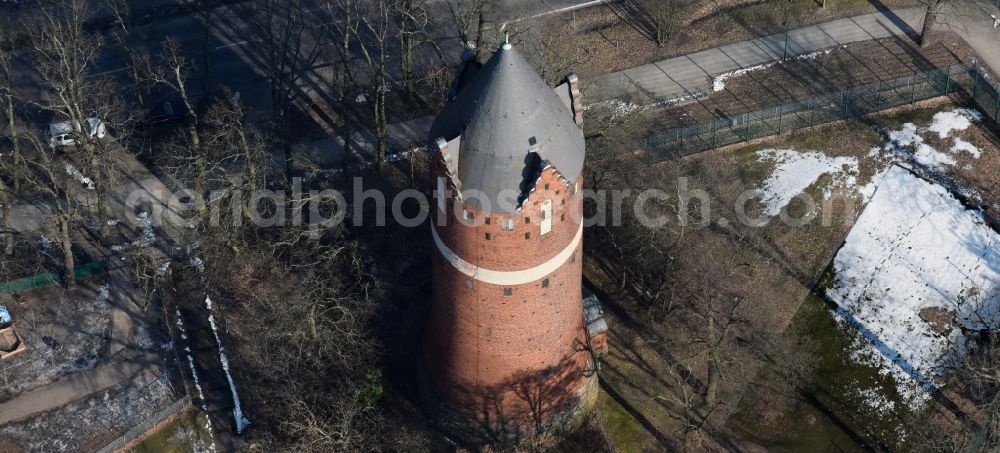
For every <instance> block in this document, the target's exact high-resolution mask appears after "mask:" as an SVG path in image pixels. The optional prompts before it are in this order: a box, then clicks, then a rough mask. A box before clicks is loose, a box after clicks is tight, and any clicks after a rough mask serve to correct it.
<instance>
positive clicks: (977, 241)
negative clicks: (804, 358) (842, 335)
mask: <svg viewBox="0 0 1000 453" xmlns="http://www.w3.org/2000/svg"><path fill="white" fill-rule="evenodd" d="M834 271H835V272H836V275H835V279H834V285H833V287H832V288H831V289H829V290H828V291H827V296H828V297H829V298H830V300H831V301H833V302H834V303H836V304H837V306H838V307H839V308H838V310H837V314H838V316H839V317H840V318H841V319H842V320H844V321H846V322H847V323H849V324H851V325H853V326H854V327H856V328H857V329H858V331H859V332H860V333H861V334H862V335H863V336H864V338H865V339H867V340H868V341H867V342H863V344H860V345H858V346H859V348H857V349H856V350H854V351H853V352H852V356H853V357H854V358H855V359H858V360H860V361H862V362H864V363H868V364H871V365H874V366H877V367H880V368H881V369H882V370H883V372H884V373H885V374H888V375H891V376H892V377H893V378H894V380H895V381H896V383H897V390H898V391H899V393H900V396H902V397H903V398H904V399H905V400H907V401H909V402H910V404H911V405H914V406H915V407H916V406H919V405H920V404H921V403H922V402H923V401H925V400H926V399H927V398H928V396H927V393H926V392H924V391H923V390H931V389H933V388H935V387H936V385H937V384H936V383H935V382H934V380H933V379H934V377H935V376H938V375H940V374H941V373H943V372H944V371H946V370H947V369H948V368H949V367H952V366H955V365H957V364H958V361H959V360H960V358H961V356H962V354H963V352H964V351H965V349H966V339H965V338H964V337H963V335H962V333H961V331H960V330H959V329H958V328H956V327H957V326H952V325H950V324H957V325H958V326H961V327H964V328H968V329H983V328H989V327H996V326H998V325H1000V316H998V304H1000V293H998V290H1000V235H998V234H997V233H996V232H995V231H993V230H991V229H990V228H989V227H988V226H987V225H986V224H985V223H984V221H983V218H982V215H981V213H979V212H976V211H970V210H967V209H965V207H964V206H962V204H961V203H959V201H958V200H956V199H955V198H954V197H953V196H952V195H951V194H949V193H948V191H946V190H945V189H944V188H943V187H941V186H938V185H935V184H932V183H928V182H926V181H924V180H922V179H920V178H918V177H916V176H913V175H912V174H911V173H909V172H908V171H907V170H905V169H903V168H900V167H897V166H893V167H891V168H890V169H889V170H888V171H887V172H886V174H885V176H884V177H883V179H882V181H881V183H880V184H879V187H878V190H877V191H876V192H875V195H874V196H873V197H872V199H871V201H870V203H869V204H868V206H867V207H866V208H865V210H864V212H863V213H862V215H861V217H860V218H859V219H858V221H857V223H856V224H855V225H854V227H853V229H852V230H851V232H850V233H849V234H848V236H847V240H846V242H845V244H844V246H843V247H842V248H841V249H840V251H839V252H838V253H837V256H836V258H835V259H834ZM931 308H935V309H937V310H936V311H937V312H939V313H946V316H945V318H946V319H947V317H949V316H950V317H951V319H952V320H951V321H950V324H949V322H947V321H945V322H944V324H938V325H937V328H935V327H934V325H932V324H931V323H929V322H927V321H924V320H923V319H922V318H921V316H920V312H921V310H926V309H931ZM922 389H923V390H922Z"/></svg>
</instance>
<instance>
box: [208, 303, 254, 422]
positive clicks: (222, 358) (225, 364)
mask: <svg viewBox="0 0 1000 453" xmlns="http://www.w3.org/2000/svg"><path fill="white" fill-rule="evenodd" d="M205 307H206V308H207V309H208V324H209V325H211V326H212V335H214V336H215V344H216V345H218V347H219V362H220V363H222V370H223V371H225V372H226V380H227V381H229V391H230V392H232V394H233V418H234V419H235V421H236V434H240V433H242V432H243V430H244V429H246V427H247V426H249V425H250V420H247V418H246V417H245V416H244V415H243V409H242V408H241V407H240V395H239V394H238V393H237V392H236V384H235V383H234V382H233V376H232V374H230V373H229V359H228V358H227V357H226V353H225V348H224V347H222V340H221V339H219V331H218V329H216V327H215V316H214V315H212V299H211V298H210V297H208V296H206V297H205Z"/></svg>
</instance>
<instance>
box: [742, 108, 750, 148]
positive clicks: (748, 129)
mask: <svg viewBox="0 0 1000 453" xmlns="http://www.w3.org/2000/svg"><path fill="white" fill-rule="evenodd" d="M746 117H747V119H746V123H747V125H746V132H744V133H743V135H745V137H744V138H743V141H748V140H750V112H747V113H746Z"/></svg>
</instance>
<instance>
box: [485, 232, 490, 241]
mask: <svg viewBox="0 0 1000 453" xmlns="http://www.w3.org/2000/svg"><path fill="white" fill-rule="evenodd" d="M486 240H487V241H488V240H490V234H489V233H486Z"/></svg>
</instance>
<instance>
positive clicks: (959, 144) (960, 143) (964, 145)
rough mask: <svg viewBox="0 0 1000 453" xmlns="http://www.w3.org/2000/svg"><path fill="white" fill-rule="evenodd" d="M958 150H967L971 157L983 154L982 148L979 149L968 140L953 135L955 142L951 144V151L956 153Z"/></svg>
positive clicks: (977, 157)
mask: <svg viewBox="0 0 1000 453" xmlns="http://www.w3.org/2000/svg"><path fill="white" fill-rule="evenodd" d="M960 151H963V152H967V153H969V154H971V155H972V157H975V158H976V159H979V157H980V156H982V155H983V152H982V150H980V149H979V148H978V147H976V145H973V144H972V143H969V142H967V141H965V140H962V139H960V138H958V137H955V144H954V145H952V147H951V152H952V153H953V154H955V153H958V152H960Z"/></svg>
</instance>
